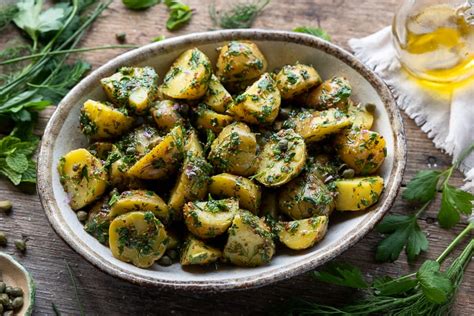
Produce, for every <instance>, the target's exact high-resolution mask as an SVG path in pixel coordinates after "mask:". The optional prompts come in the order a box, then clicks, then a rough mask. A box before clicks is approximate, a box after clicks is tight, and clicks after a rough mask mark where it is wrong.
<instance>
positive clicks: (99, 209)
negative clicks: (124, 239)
mask: <svg viewBox="0 0 474 316" xmlns="http://www.w3.org/2000/svg"><path fill="white" fill-rule="evenodd" d="M108 200H109V199H108V198H106V197H105V198H102V199H100V200H99V201H97V202H96V203H95V204H94V205H93V206H92V208H91V209H90V210H89V215H88V216H87V221H86V223H85V224H84V230H85V231H86V232H88V233H89V234H91V235H92V236H94V237H95V238H96V239H97V240H98V241H99V242H100V243H101V244H104V245H108V243H109V226H110V222H111V221H110V218H109V211H110V209H109V205H108Z"/></svg>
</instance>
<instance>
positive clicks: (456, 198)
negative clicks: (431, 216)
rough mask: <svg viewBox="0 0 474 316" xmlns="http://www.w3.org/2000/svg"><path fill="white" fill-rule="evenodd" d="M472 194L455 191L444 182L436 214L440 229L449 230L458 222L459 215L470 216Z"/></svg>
mask: <svg viewBox="0 0 474 316" xmlns="http://www.w3.org/2000/svg"><path fill="white" fill-rule="evenodd" d="M473 201H474V195H473V194H472V193H469V192H466V191H463V190H461V189H457V188H455V187H453V186H451V185H449V184H447V182H445V183H444V184H443V194H442V197H441V209H440V211H439V213H438V222H439V224H440V225H441V227H444V228H451V227H453V226H454V225H456V224H457V223H458V222H459V220H460V214H464V215H471V213H472V202H473Z"/></svg>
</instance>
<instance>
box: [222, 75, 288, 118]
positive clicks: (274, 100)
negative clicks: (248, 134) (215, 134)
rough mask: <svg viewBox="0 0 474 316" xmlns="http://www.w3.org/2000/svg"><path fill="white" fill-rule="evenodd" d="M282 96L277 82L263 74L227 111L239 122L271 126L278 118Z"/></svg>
mask: <svg viewBox="0 0 474 316" xmlns="http://www.w3.org/2000/svg"><path fill="white" fill-rule="evenodd" d="M280 103H281V96H280V91H279V90H278V88H277V86H276V82H275V80H273V78H272V77H271V76H270V74H268V73H265V74H263V75H262V76H261V77H260V79H258V80H257V81H255V82H254V83H253V84H252V85H251V86H250V87H248V88H247V90H245V92H244V93H242V94H241V95H239V96H238V97H237V98H236V99H235V102H234V103H233V104H232V106H231V107H230V108H229V109H228V110H227V112H229V113H230V114H231V115H232V116H234V117H236V118H237V119H238V120H240V121H243V122H246V123H250V124H270V123H273V121H274V120H275V119H276V117H277V116H278V111H279V110H280Z"/></svg>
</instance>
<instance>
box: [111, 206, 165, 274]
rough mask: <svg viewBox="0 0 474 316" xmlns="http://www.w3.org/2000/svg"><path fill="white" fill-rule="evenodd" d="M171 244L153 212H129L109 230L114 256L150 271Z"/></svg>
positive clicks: (115, 220) (114, 221)
mask: <svg viewBox="0 0 474 316" xmlns="http://www.w3.org/2000/svg"><path fill="white" fill-rule="evenodd" d="M167 244H168V236H167V234H166V230H165V227H164V226H163V224H162V223H161V222H160V220H159V219H157V218H156V217H155V216H154V215H153V213H152V212H130V213H125V214H123V215H120V216H118V217H116V218H115V219H114V220H113V221H112V223H111V224H110V227H109V245H110V250H112V255H113V256H114V257H115V258H117V259H119V260H122V261H125V262H131V263H133V264H134V265H135V266H137V267H139V268H148V267H150V266H151V265H152V264H153V263H154V262H155V261H156V260H158V259H160V258H161V256H163V254H164V253H165V251H166V246H167Z"/></svg>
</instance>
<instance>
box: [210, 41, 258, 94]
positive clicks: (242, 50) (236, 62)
mask: <svg viewBox="0 0 474 316" xmlns="http://www.w3.org/2000/svg"><path fill="white" fill-rule="evenodd" d="M266 70H267V61H266V59H265V57H264V56H263V54H262V52H261V51H260V49H259V48H258V47H257V45H256V44H255V43H252V42H250V41H231V42H229V43H227V44H226V45H224V46H223V47H221V48H220V52H219V56H218V57H217V63H216V75H217V77H218V78H219V80H220V81H221V82H222V83H224V85H226V84H227V83H228V82H236V81H237V82H239V81H246V80H250V79H254V78H258V77H260V76H261V75H262V74H263V73H264V72H265V71H266Z"/></svg>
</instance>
